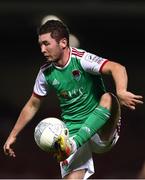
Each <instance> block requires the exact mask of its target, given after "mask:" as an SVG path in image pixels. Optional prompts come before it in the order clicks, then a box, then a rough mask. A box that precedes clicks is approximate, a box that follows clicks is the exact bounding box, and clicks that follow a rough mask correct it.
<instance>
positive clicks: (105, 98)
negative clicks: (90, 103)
mask: <svg viewBox="0 0 145 180" xmlns="http://www.w3.org/2000/svg"><path fill="white" fill-rule="evenodd" d="M111 104H112V96H111V94H110V93H105V94H103V95H102V97H101V100H100V105H101V106H103V107H104V108H106V109H109V110H110V108H111Z"/></svg>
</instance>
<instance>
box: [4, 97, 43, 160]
mask: <svg viewBox="0 0 145 180" xmlns="http://www.w3.org/2000/svg"><path fill="white" fill-rule="evenodd" d="M42 100H43V97H39V96H36V95H35V94H32V96H31V97H30V99H29V100H28V102H27V103H26V105H25V106H24V108H23V109H22V111H21V113H20V115H19V117H18V119H17V121H16V123H15V125H14V127H13V129H12V131H11V133H10V135H9V137H8V139H7V140H6V142H5V144H4V147H3V148H4V153H5V154H6V155H9V156H12V157H16V155H15V152H14V150H13V148H12V145H13V144H14V143H15V141H16V138H17V136H18V134H19V133H20V132H21V131H22V129H23V128H24V127H25V126H26V124H27V123H28V122H29V121H31V120H32V118H33V117H34V115H35V114H36V113H37V111H38V110H39V108H40V105H41V102H42Z"/></svg>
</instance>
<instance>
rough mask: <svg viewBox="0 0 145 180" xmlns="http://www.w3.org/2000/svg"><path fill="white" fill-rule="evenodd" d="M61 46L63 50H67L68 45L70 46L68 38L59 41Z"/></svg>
mask: <svg viewBox="0 0 145 180" xmlns="http://www.w3.org/2000/svg"><path fill="white" fill-rule="evenodd" d="M59 44H60V46H61V47H62V48H63V49H64V48H66V47H67V44H68V42H67V39H66V38H63V39H61V40H60V41H59Z"/></svg>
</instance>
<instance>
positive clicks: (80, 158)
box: [60, 131, 119, 179]
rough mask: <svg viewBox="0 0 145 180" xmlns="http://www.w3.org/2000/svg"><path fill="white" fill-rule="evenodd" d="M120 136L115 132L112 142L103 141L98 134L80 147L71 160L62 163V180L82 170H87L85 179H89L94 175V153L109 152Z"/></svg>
mask: <svg viewBox="0 0 145 180" xmlns="http://www.w3.org/2000/svg"><path fill="white" fill-rule="evenodd" d="M118 138H119V134H118V132H117V131H115V133H114V135H113V137H112V139H111V141H109V142H103V141H101V139H100V137H99V135H98V134H95V135H94V136H93V137H92V138H91V140H90V141H89V142H87V143H85V144H84V145H83V146H82V147H80V148H79V149H78V150H77V151H76V152H75V153H73V154H72V155H71V156H70V157H69V158H67V159H66V160H65V161H63V162H61V163H60V168H61V175H62V178H63V177H64V176H66V175H68V174H69V173H71V172H73V171H77V170H81V169H85V170H86V173H85V176H84V179H87V178H89V177H90V176H91V175H92V174H94V172H95V170H94V162H93V158H92V153H93V152H94V153H104V152H107V151H109V150H110V149H111V148H112V147H113V146H114V145H115V144H116V142H117V140H118Z"/></svg>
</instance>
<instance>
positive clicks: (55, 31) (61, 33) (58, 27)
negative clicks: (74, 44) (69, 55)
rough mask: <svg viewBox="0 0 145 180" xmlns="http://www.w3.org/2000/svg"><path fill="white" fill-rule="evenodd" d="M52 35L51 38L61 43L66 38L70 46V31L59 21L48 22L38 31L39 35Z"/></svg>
mask: <svg viewBox="0 0 145 180" xmlns="http://www.w3.org/2000/svg"><path fill="white" fill-rule="evenodd" d="M46 33H51V34H50V35H51V37H52V38H53V39H55V40H56V41H57V42H59V41H60V40H61V39H62V38H66V39H67V41H68V46H69V29H68V27H67V26H66V25H65V24H64V23H63V22H62V21H59V20H48V21H47V22H46V23H45V24H42V25H41V26H40V28H39V29H38V35H42V34H46Z"/></svg>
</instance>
